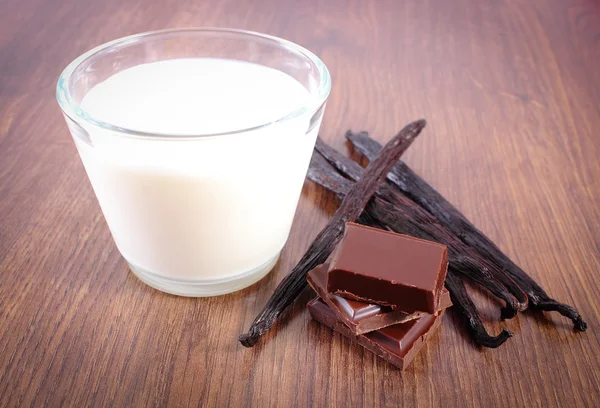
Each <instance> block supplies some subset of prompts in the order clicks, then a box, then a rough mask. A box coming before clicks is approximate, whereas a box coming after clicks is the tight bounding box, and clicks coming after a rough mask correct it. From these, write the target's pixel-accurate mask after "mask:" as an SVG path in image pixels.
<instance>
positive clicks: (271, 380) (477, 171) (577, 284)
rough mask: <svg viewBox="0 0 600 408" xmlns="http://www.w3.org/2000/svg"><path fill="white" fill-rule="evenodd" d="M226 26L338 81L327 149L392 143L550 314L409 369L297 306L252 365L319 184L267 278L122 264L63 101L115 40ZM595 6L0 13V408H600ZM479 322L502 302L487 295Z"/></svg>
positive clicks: (56, 8) (599, 64) (316, 221)
mask: <svg viewBox="0 0 600 408" xmlns="http://www.w3.org/2000/svg"><path fill="white" fill-rule="evenodd" d="M186 26H228V27H237V28H245V29H250V30H256V31H261V32H266V33H269V34H274V35H277V36H281V37H284V38H287V39H290V40H292V41H295V42H297V43H299V44H301V45H303V46H306V47H307V48H309V49H311V50H313V51H314V52H315V53H316V54H318V55H319V56H320V57H321V58H322V59H323V60H324V61H325V63H326V64H327V66H328V67H329V69H330V71H331V75H332V77H333V90H332V93H331V97H330V98H329V103H328V107H327V111H326V114H325V119H324V122H323V126H322V132H321V135H322V136H323V137H324V138H326V139H327V140H328V141H330V142H331V143H332V144H334V145H335V146H336V147H338V148H341V149H345V144H344V138H343V134H344V132H345V131H346V129H349V128H352V129H354V130H363V129H364V130H368V131H370V132H371V134H372V135H373V136H374V137H376V138H377V139H379V140H380V141H386V140H387V139H389V138H390V137H391V136H392V135H393V134H394V132H395V131H396V130H397V129H399V128H400V127H401V126H402V125H404V124H405V123H407V122H409V121H410V120H413V119H417V118H419V117H425V118H426V119H427V120H428V122H429V126H428V127H427V129H426V131H425V133H424V134H423V135H422V137H421V138H420V139H419V140H418V141H417V142H416V143H415V144H414V145H413V147H412V148H411V149H410V151H409V152H408V153H407V155H406V161H407V162H408V163H409V164H410V165H411V166H412V167H413V168H414V169H415V170H416V171H417V172H419V173H420V174H421V175H422V176H423V177H424V178H425V179H426V180H428V181H429V182H430V183H431V184H433V185H434V186H435V187H436V188H437V189H439V191H440V192H442V193H443V194H444V195H445V196H446V197H447V198H448V199H450V201H452V202H453V203H455V204H456V205H457V207H458V208H460V209H461V210H462V211H463V212H464V213H465V214H466V215H467V216H468V217H469V218H470V219H471V220H472V221H473V222H474V223H475V224H476V225H477V226H479V227H480V228H481V229H482V230H483V231H485V232H486V233H487V234H488V235H489V236H490V237H491V238H492V239H494V240H495V241H496V242H497V243H498V245H499V246H500V247H501V248H502V249H503V250H505V251H506V252H507V253H508V254H509V255H510V256H511V257H512V258H513V259H514V260H515V261H516V262H517V263H519V264H520V265H521V266H523V267H524V269H526V270H527V271H529V273H530V274H531V275H532V276H534V277H535V278H536V279H537V280H538V281H539V282H540V283H541V284H542V285H543V286H544V287H545V288H546V289H547V291H548V292H549V293H550V294H551V295H552V296H554V297H556V298H557V299H560V300H563V301H565V302H567V303H570V304H573V305H575V306H576V307H577V308H578V309H579V310H580V312H581V313H582V315H583V316H584V318H585V319H586V320H587V321H588V323H589V330H588V331H587V333H573V332H572V330H571V326H570V323H569V322H568V321H567V320H566V319H564V318H562V317H560V316H557V315H556V314H536V313H526V314H524V315H520V316H519V317H518V318H516V319H513V320H511V321H508V322H506V326H507V327H508V328H510V329H511V330H513V331H514V332H515V333H516V336H515V337H514V338H513V339H511V340H509V341H508V342H507V343H506V344H505V345H504V346H502V347H501V348H499V349H496V350H481V349H478V348H477V347H476V346H475V345H474V344H473V342H472V341H471V340H470V339H469V338H468V337H467V335H466V333H465V330H464V324H463V321H462V320H461V318H460V317H459V316H457V315H456V314H455V313H449V314H447V315H446V317H445V319H444V324H443V326H442V329H441V331H440V332H439V333H438V334H437V335H436V336H435V337H434V338H433V339H432V340H431V341H430V342H429V343H428V344H427V345H426V346H425V347H424V349H423V350H422V351H421V353H420V354H419V355H418V356H417V358H416V359H415V361H414V362H413V364H412V366H411V367H410V368H409V369H408V370H407V371H405V372H404V373H403V374H401V373H400V372H399V371H398V370H396V369H395V368H394V367H393V366H391V365H390V364H388V363H386V362H385V361H382V360H380V359H379V358H376V357H374V356H373V355H372V354H371V353H369V352H366V351H364V350H363V349H361V348H360V347H358V346H356V345H353V344H351V343H350V342H349V341H347V340H345V339H343V338H341V337H340V336H339V335H334V334H332V333H331V331H330V330H328V329H327V328H325V327H323V326H320V325H319V324H317V323H315V322H313V321H311V319H310V317H309V316H308V314H307V312H306V310H305V309H304V305H305V303H306V302H307V301H308V300H309V299H310V297H311V293H310V292H309V291H308V290H307V291H306V292H305V293H304V294H303V295H302V296H301V298H300V299H299V300H298V301H297V303H296V304H295V305H294V307H293V308H292V309H291V310H290V311H289V313H288V314H286V315H285V316H284V318H283V319H282V320H281V322H280V324H278V325H277V326H276V327H275V329H274V330H272V332H270V333H269V335H268V336H266V338H264V339H263V341H261V343H260V344H259V345H258V346H257V347H255V348H254V349H245V348H243V347H242V346H240V345H239V344H238V342H237V341H236V338H237V335H238V334H240V333H241V332H242V331H243V330H244V329H246V328H248V326H249V324H250V323H251V321H252V320H253V318H254V316H255V315H256V313H257V312H258V311H259V310H260V309H261V308H262V306H263V305H264V303H265V302H266V300H267V299H268V298H269V296H270V295H271V293H272V291H273V289H274V288H275V286H276V285H277V283H278V282H279V281H280V280H281V279H282V278H283V277H284V276H285V275H286V274H287V273H288V272H289V271H290V269H291V268H292V266H293V265H294V263H295V262H296V261H297V260H298V259H299V258H300V256H301V254H302V253H303V251H304V250H305V249H306V248H307V246H308V244H309V242H310V241H311V239H312V238H313V237H314V236H315V235H316V234H317V232H318V231H319V230H320V228H321V227H322V226H324V224H325V222H326V220H327V218H328V216H330V215H331V214H332V212H333V211H334V210H335V208H336V205H337V201H336V199H335V198H334V197H333V196H332V195H331V194H329V193H326V192H324V191H323V190H321V189H320V188H318V187H316V186H314V185H312V184H310V183H307V184H306V185H305V188H304V191H303V194H302V198H301V202H300V205H299V208H298V211H297V214H296V219H295V222H294V226H293V231H292V234H291V237H290V239H289V242H288V244H287V246H286V248H285V250H284V253H283V256H282V258H281V261H280V262H279V264H278V265H277V267H276V269H275V270H274V272H273V273H272V274H270V275H269V276H268V277H267V278H265V279H264V280H262V281H261V282H260V283H258V284H256V285H254V286H252V287H250V288H248V289H246V290H244V291H241V292H239V293H236V294H233V295H228V296H222V297H218V298H209V299H187V298H180V297H175V296H170V295H166V294H163V293H160V292H157V291H155V290H153V289H151V288H149V287H148V286H145V285H144V284H142V283H141V282H140V281H138V280H137V279H136V278H135V277H134V276H133V275H132V274H131V273H130V272H129V271H128V269H127V266H126V264H125V262H124V261H123V259H122V258H121V256H120V255H119V253H118V251H117V249H116V247H115V245H114V243H113V241H112V239H111V236H110V233H109V230H108V228H107V226H106V223H105V221H104V218H103V216H102V213H101V211H100V208H99V206H98V204H97V201H96V198H95V196H94V194H93V192H92V189H91V188H90V184H89V182H88V180H87V177H86V174H85V172H84V169H83V166H82V165H81V162H80V160H79V157H78V155H77V152H76V150H75V147H74V144H73V142H72V140H71V136H70V135H69V133H68V130H67V127H66V125H65V123H64V121H63V119H62V117H61V113H60V110H59V108H58V105H57V103H56V102H55V98H54V89H55V83H56V79H57V77H58V75H59V74H60V72H61V70H62V69H63V68H64V67H65V66H66V65H67V64H68V63H69V62H70V61H71V60H72V59H74V58H75V57H76V56H78V55H79V54H81V53H82V52H84V51H86V50H87V49H89V48H91V47H93V46H95V45H98V44H100V43H103V42H105V41H108V40H111V39H114V38H117V37H121V36H124V35H128V34H132V33H136V32H142V31H148V30H154V29H159V28H165V27H186ZM599 107H600V4H599V3H598V2H595V1H593V0H571V1H565V0H547V1H543V0H539V1H532V0H521V1H509V0H497V1H475V0H455V1H443V0H439V1H431V0H430V1H409V2H401V1H375V0H371V1H352V2H346V1H333V0H322V1H293V0H287V1H280V0H266V1H256V2H251V1H250V0H247V1H220V2H213V1H201V0H200V1H193V2H186V1H173V0H157V1H152V2H150V1H120V0H106V1H93V2H91V1H90V2H84V1H80V2H73V1H67V0H55V1H43V0H0V406H10V407H16V406H23V407H28V406H49V407H58V406H68V407H83V406H92V405H93V406H122V407H130V406H145V405H147V406H167V405H169V406H198V405H203V406H214V407H226V406H256V407H270V406H281V407H305V406H335V407H349V406H365V407H371V406H390V407H396V406H401V405H405V406H416V405H419V406H445V407H466V406H481V407H491V406H510V407H516V406H543V407H552V406H556V407H571V406H599V404H600V391H599V388H600V369H599V368H598V367H599V363H600V358H599V355H600V334H599V333H600V331H599V329H600V325H599V324H598V320H599V319H600V290H599V285H598V283H597V279H598V271H599V270H600V233H599V231H600V160H599V157H600V113H599V112H600V110H599V109H600V108H599ZM476 296H477V302H478V305H479V306H480V307H481V309H482V310H483V314H484V317H485V319H486V322H487V324H488V328H489V329H490V330H491V331H493V332H498V330H499V328H500V327H501V324H500V323H499V322H498V317H499V316H498V314H499V313H498V308H497V306H494V307H492V306H493V305H492V304H491V303H490V302H489V299H487V298H486V296H484V295H482V294H476Z"/></svg>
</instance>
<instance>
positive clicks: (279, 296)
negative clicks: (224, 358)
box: [239, 120, 425, 347]
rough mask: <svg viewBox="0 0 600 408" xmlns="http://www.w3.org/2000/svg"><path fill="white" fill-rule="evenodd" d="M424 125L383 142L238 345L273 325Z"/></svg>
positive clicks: (251, 340)
mask: <svg viewBox="0 0 600 408" xmlns="http://www.w3.org/2000/svg"><path fill="white" fill-rule="evenodd" d="M424 127H425V121H424V120H418V121H415V122H413V123H410V124H409V125H407V126H406V127H404V129H402V130H401V131H400V132H399V133H398V134H397V135H396V136H395V137H394V138H393V139H392V140H390V142H388V144H386V145H385V147H384V148H383V149H382V150H381V152H380V154H379V156H378V157H377V158H376V159H375V160H373V161H372V162H371V163H370V164H369V166H368V167H367V169H366V170H365V173H364V175H363V178H362V180H360V181H359V182H358V183H356V184H355V185H354V186H353V187H352V188H351V189H350V190H349V191H348V193H347V195H346V197H345V198H344V200H343V201H342V203H341V204H340V207H339V208H338V210H337V211H336V212H335V214H334V215H333V217H332V218H331V219H330V220H329V222H328V223H327V226H326V227H325V228H324V229H323V230H322V231H321V232H320V233H319V234H318V235H317V237H316V238H315V240H314V241H313V243H312V244H311V245H310V247H309V249H308V251H307V252H306V253H305V254H304V256H303V257H302V258H301V259H300V262H298V264H297V265H296V266H295V267H294V269H293V270H292V272H291V273H290V274H289V275H288V276H286V277H285V278H284V279H283V281H281V283H280V284H279V285H278V286H277V288H276V289H275V292H274V293H273V295H272V296H271V298H270V299H269V301H268V302H267V304H266V306H265V307H264V308H263V310H262V311H261V312H260V313H259V315H258V316H257V317H256V318H255V319H254V322H253V323H252V325H251V326H250V329H249V330H248V332H247V333H244V334H242V335H240V336H239V341H240V343H242V345H244V346H245V347H252V346H254V345H255V344H256V343H257V342H258V340H259V339H260V337H261V336H262V335H263V334H264V333H266V332H267V331H268V330H269V329H270V328H271V327H272V326H273V324H274V323H275V321H276V320H277V318H278V317H279V315H280V314H281V313H282V312H283V311H284V310H285V309H286V308H287V307H288V306H289V305H290V304H291V303H292V302H293V301H294V300H295V299H296V298H297V297H298V295H299V294H300V292H301V291H302V289H303V288H304V287H305V286H306V274H307V273H308V272H309V271H310V270H311V269H313V268H314V267H316V266H317V265H320V264H322V263H323V262H325V261H326V260H327V258H328V257H329V255H330V254H331V252H332V251H333V249H334V247H335V245H336V244H337V243H338V242H339V240H340V239H341V237H342V234H343V232H344V226H345V224H346V222H348V221H354V220H356V219H357V218H358V217H359V216H360V214H361V213H362V211H363V209H364V207H365V205H366V204H367V203H368V201H369V199H370V198H371V196H372V195H373V194H374V193H375V191H376V190H377V187H378V185H379V184H381V182H382V181H384V180H385V178H386V176H387V174H388V172H389V171H390V170H391V168H392V167H393V165H394V164H395V163H396V161H397V160H398V159H399V158H400V156H401V155H402V154H403V153H404V152H405V151H406V149H408V147H409V146H410V145H411V144H412V142H413V141H414V139H415V138H416V137H417V136H418V135H419V133H421V130H423V128H424Z"/></svg>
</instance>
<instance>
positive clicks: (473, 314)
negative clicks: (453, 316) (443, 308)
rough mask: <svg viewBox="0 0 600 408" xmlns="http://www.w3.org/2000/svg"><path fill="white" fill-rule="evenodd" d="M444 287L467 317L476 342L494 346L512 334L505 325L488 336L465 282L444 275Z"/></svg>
mask: <svg viewBox="0 0 600 408" xmlns="http://www.w3.org/2000/svg"><path fill="white" fill-rule="evenodd" d="M446 287H447V288H448V291H449V292H450V298H451V299H452V303H453V304H454V305H457V306H458V310H459V311H460V312H461V313H462V314H463V315H464V316H465V318H466V319H467V322H468V324H469V329H470V330H471V334H472V335H473V337H474V339H475V342H476V343H477V344H479V345H480V346H483V347H488V348H496V347H499V346H501V345H502V343H504V342H505V341H506V340H508V339H509V338H511V337H512V336H513V334H512V332H511V331H510V330H508V329H507V328H505V327H504V328H502V331H501V332H500V334H499V335H497V336H490V335H489V334H488V332H487V331H486V330H485V326H484V325H483V322H482V321H481V318H480V317H479V313H478V312H477V308H476V307H475V304H474V303H473V301H472V300H471V298H470V297H469V294H468V293H467V288H466V287H465V284H464V283H463V282H462V281H461V280H460V279H458V278H457V277H456V276H455V275H452V274H448V275H446Z"/></svg>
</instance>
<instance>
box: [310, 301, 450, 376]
mask: <svg viewBox="0 0 600 408" xmlns="http://www.w3.org/2000/svg"><path fill="white" fill-rule="evenodd" d="M307 307H308V311H309V312H310V315H311V316H312V317H313V319H315V320H317V321H318V322H321V323H322V324H324V325H325V326H328V327H330V328H332V329H333V330H334V331H336V332H338V333H340V334H341V335H342V336H344V337H347V338H348V339H350V340H352V341H354V342H356V343H358V344H360V345H361V346H363V347H364V348H366V349H367V350H370V351H371V352H373V353H375V354H376V355H378V356H379V357H381V358H383V359H384V360H387V361H389V362H390V363H392V364H393V365H395V366H396V367H398V368H399V369H401V370H403V369H405V368H406V367H407V366H408V365H409V364H410V362H411V361H412V359H413V358H414V357H415V356H416V355H417V353H418V352H419V350H420V349H421V347H423V345H424V344H425V341H426V340H427V339H428V338H429V337H430V336H431V335H432V334H433V333H434V332H435V330H436V329H437V328H438V327H439V326H440V324H441V323H442V316H443V315H444V310H442V311H441V312H440V313H439V314H438V315H437V316H436V315H425V316H423V317H421V318H420V319H417V320H411V321H410V322H406V323H401V324H396V325H394V326H389V327H386V328H385V329H381V330H377V331H374V332H371V333H367V334H360V335H355V334H353V333H352V332H351V331H350V329H349V328H348V327H347V326H346V325H345V324H344V323H343V322H342V321H341V320H340V319H338V318H337V316H336V314H335V313H333V311H332V310H331V309H330V308H329V307H328V306H327V305H326V304H325V303H324V302H323V301H322V300H321V299H319V298H316V299H313V300H311V301H310V302H309V303H308V305H307Z"/></svg>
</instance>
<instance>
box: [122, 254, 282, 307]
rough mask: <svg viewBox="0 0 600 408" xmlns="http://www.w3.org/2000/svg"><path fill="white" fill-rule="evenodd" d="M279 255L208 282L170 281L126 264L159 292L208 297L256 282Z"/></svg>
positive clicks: (233, 290) (269, 269)
mask: <svg viewBox="0 0 600 408" xmlns="http://www.w3.org/2000/svg"><path fill="white" fill-rule="evenodd" d="M280 254H281V252H278V253H277V254H276V255H275V256H274V257H273V258H271V259H270V260H268V261H267V262H265V263H264V264H262V265H260V266H258V267H256V268H254V269H251V270H249V271H247V272H244V273H242V274H240V275H237V276H231V277H228V278H223V279H210V280H183V279H170V278H166V277H164V276H161V275H157V274H155V273H152V272H150V271H148V270H146V269H144V268H141V267H139V266H137V265H135V264H133V263H131V262H129V261H127V263H128V264H129V268H130V269H131V272H133V273H134V275H135V276H137V277H138V279H139V280H141V281H142V282H144V283H145V284H147V285H149V286H152V287H153V288H154V289H157V290H160V291H161V292H166V293H170V294H172V295H178V296H189V297H209V296H218V295H225V294H227V293H232V292H236V291H238V290H241V289H244V288H246V287H248V286H250V285H252V284H253V283H256V282H258V281H259V280H260V279H262V278H263V277H264V276H265V275H266V274H267V273H269V272H270V271H271V269H273V267H274V266H275V264H276V263H277V260H278V259H279V255H280Z"/></svg>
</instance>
